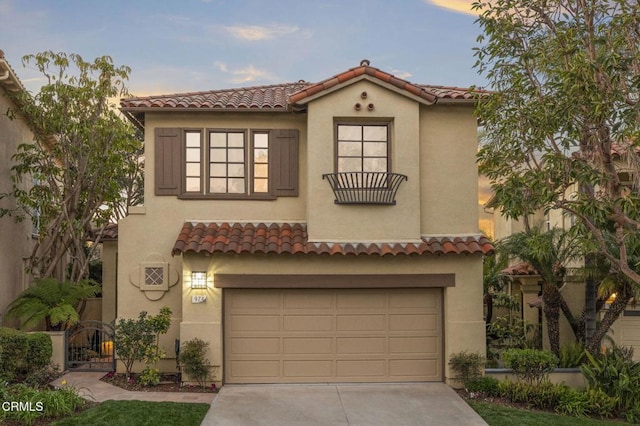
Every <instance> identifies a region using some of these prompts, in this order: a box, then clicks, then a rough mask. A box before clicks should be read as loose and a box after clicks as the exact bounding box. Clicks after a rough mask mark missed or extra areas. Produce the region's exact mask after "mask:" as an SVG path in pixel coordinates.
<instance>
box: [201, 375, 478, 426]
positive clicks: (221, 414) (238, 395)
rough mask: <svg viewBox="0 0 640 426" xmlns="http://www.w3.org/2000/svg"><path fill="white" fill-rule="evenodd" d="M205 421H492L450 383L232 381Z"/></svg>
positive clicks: (232, 425) (323, 425)
mask: <svg viewBox="0 0 640 426" xmlns="http://www.w3.org/2000/svg"><path fill="white" fill-rule="evenodd" d="M202 425H204V426H225V425H229V426H237V425H252V426H258V425H264V426H267V425H274V426H280V425H287V426H295V425H300V426H307V425H318V426H329V425H336V426H338V425H339V426H346V425H363V426H364V425H366V426H375V425H381V426H388V425H394V426H401V425H405V426H410V425H416V426H424V425H443V426H445V425H446V426H451V425H464V426H473V425H486V423H485V421H484V420H482V418H481V417H480V416H479V415H478V414H477V413H476V412H475V411H474V410H473V409H472V408H471V407H469V405H467V403H466V402H464V401H463V400H462V398H460V396H459V395H458V394H457V393H456V392H455V391H454V390H453V389H451V388H450V387H449V386H447V385H446V384H444V383H400V384H362V385H360V384H339V385H324V384H319V385H235V386H234V385H227V386H224V387H223V388H222V389H221V390H220V393H218V396H217V397H216V399H215V401H214V402H213V404H211V408H210V409H209V412H208V413H207V415H206V416H205V418H204V420H203V422H202Z"/></svg>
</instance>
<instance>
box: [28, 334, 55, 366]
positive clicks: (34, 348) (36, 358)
mask: <svg viewBox="0 0 640 426" xmlns="http://www.w3.org/2000/svg"><path fill="white" fill-rule="evenodd" d="M27 346H28V348H27V350H28V351H29V352H28V353H29V359H28V360H27V363H28V372H29V373H32V372H35V371H38V370H42V369H43V368H46V367H47V366H48V365H49V363H50V362H51V356H52V355H53V345H52V343H51V337H49V335H48V334H45V333H30V334H27Z"/></svg>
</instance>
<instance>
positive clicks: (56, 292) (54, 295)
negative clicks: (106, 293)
mask: <svg viewBox="0 0 640 426" xmlns="http://www.w3.org/2000/svg"><path fill="white" fill-rule="evenodd" d="M99 291H100V288H99V287H98V286H96V285H93V284H90V283H88V282H80V283H70V282H68V281H57V280H55V279H52V278H48V279H41V280H37V281H36V285H35V286H33V287H29V288H28V289H26V290H25V291H23V292H22V293H20V295H19V296H18V297H17V298H16V300H14V301H13V302H12V303H11V304H10V305H9V307H8V310H7V317H9V318H20V319H21V320H22V326H23V327H27V328H29V327H33V326H36V325H38V323H39V322H40V321H42V320H44V321H45V325H46V329H47V330H64V329H67V328H68V327H70V326H72V325H75V324H77V323H78V322H79V321H80V314H78V312H77V310H76V307H77V306H78V304H79V303H80V302H82V301H83V300H85V299H87V298H89V297H95V296H96V294H98V292H99Z"/></svg>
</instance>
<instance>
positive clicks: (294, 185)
mask: <svg viewBox="0 0 640 426" xmlns="http://www.w3.org/2000/svg"><path fill="white" fill-rule="evenodd" d="M270 133H271V134H270V138H269V147H270V151H271V159H270V162H271V167H270V169H271V182H270V183H271V185H272V188H273V195H275V196H277V197H297V196H298V133H299V132H298V129H276V130H272V131H271V132H270Z"/></svg>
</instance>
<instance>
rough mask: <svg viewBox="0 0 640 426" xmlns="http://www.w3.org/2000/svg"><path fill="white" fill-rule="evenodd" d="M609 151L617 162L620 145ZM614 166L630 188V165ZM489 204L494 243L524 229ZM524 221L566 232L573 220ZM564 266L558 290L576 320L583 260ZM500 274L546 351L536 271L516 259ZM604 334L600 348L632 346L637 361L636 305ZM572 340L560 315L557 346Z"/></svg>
mask: <svg viewBox="0 0 640 426" xmlns="http://www.w3.org/2000/svg"><path fill="white" fill-rule="evenodd" d="M612 151H613V154H614V158H617V159H619V158H620V156H621V155H622V151H623V150H622V147H621V146H620V145H617V144H614V145H613V146H612ZM616 166H617V167H618V169H619V171H620V172H619V176H620V178H621V181H622V182H625V183H627V184H628V185H629V186H630V187H631V186H632V185H633V182H634V179H637V177H636V176H635V173H636V172H635V170H633V169H632V168H631V167H630V166H626V165H625V164H624V163H623V162H618V163H617V164H616ZM574 190H575V189H574ZM492 204H493V203H492V199H490V198H489V200H488V202H487V204H486V206H489V207H485V211H486V212H489V213H491V215H492V222H493V223H492V229H493V232H494V240H495V241H499V240H501V239H503V238H506V237H508V236H509V235H512V234H515V233H518V232H523V231H524V230H525V226H524V223H523V221H522V219H521V220H515V219H507V218H505V217H503V216H502V215H501V214H500V212H499V210H498V209H494V208H493V206H492ZM528 221H529V225H530V226H531V227H537V228H540V229H543V230H550V229H552V228H562V229H565V230H568V229H569V228H570V227H571V226H573V225H574V224H575V218H573V217H572V216H571V215H568V214H566V213H564V212H563V211H562V210H558V209H552V210H550V211H549V212H547V213H546V214H545V213H544V212H543V211H537V212H535V213H534V214H532V215H531V216H529V218H528ZM566 266H567V268H568V273H567V275H566V276H565V279H564V283H563V286H562V287H561V289H560V291H561V293H562V294H563V297H564V299H565V300H566V301H567V304H568V305H569V307H570V309H571V311H572V313H573V314H574V315H575V316H576V317H577V318H580V316H581V314H582V309H583V308H584V305H585V288H584V285H585V284H584V279H583V277H582V273H581V272H580V271H579V269H580V268H582V267H583V266H584V261H583V260H582V259H577V260H574V261H572V262H570V263H569V264H567V265H566ZM503 272H504V273H506V274H508V275H509V276H510V277H511V279H512V280H511V284H510V286H509V289H507V292H508V293H509V294H511V295H513V296H515V297H516V299H517V300H519V302H520V305H521V316H522V319H525V320H527V321H529V322H530V323H532V324H540V329H541V330H542V343H543V348H545V349H548V346H549V340H548V338H547V327H546V320H545V318H544V315H543V314H542V312H541V311H542V309H543V305H542V298H541V296H540V295H541V292H542V284H541V280H540V276H539V275H538V272H537V271H536V270H535V268H533V267H532V266H531V265H529V264H528V263H526V262H520V261H519V260H518V259H512V262H511V264H510V265H509V267H507V268H505V269H504V271H503ZM606 309H607V306H606V304H605V307H604V308H603V310H601V311H600V316H602V315H604V312H605V310H606ZM494 319H495V315H494ZM608 335H609V337H610V339H608V340H606V341H603V345H607V344H608V343H610V342H611V341H614V342H615V343H616V344H618V345H621V346H629V347H633V348H634V359H636V360H640V306H633V305H629V306H628V308H627V309H626V310H625V311H624V312H623V314H622V315H621V316H620V318H619V319H618V320H617V321H616V322H615V323H614V325H613V327H611V330H610V333H609V334H608ZM574 341H575V338H574V334H573V331H572V330H571V326H570V325H569V322H568V321H567V319H566V318H565V317H564V315H562V314H561V315H560V344H561V346H562V345H564V344H568V343H572V342H574Z"/></svg>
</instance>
